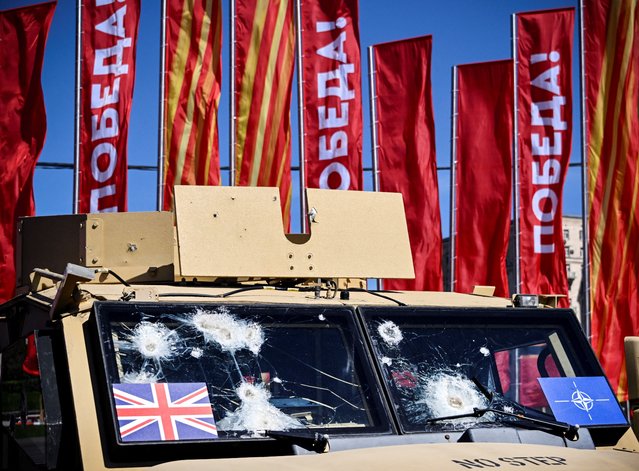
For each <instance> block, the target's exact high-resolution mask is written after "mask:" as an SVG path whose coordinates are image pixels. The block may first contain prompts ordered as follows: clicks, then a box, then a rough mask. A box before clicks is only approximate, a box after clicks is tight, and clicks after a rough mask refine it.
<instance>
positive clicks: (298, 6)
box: [295, 0, 308, 233]
mask: <svg viewBox="0 0 639 471" xmlns="http://www.w3.org/2000/svg"><path fill="white" fill-rule="evenodd" d="M295 21H296V22H297V28H295V30H296V33H295V36H296V38H295V39H296V42H297V123H298V132H299V148H300V149H299V160H300V220H301V223H302V224H301V228H302V233H307V232H308V221H307V219H306V213H307V212H308V211H307V208H306V149H305V147H304V145H305V133H304V77H303V75H304V74H303V70H302V68H303V65H302V61H303V59H304V52H303V51H302V0H296V2H295Z"/></svg>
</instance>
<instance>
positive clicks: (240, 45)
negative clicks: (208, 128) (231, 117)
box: [233, 0, 295, 226]
mask: <svg viewBox="0 0 639 471" xmlns="http://www.w3.org/2000/svg"><path fill="white" fill-rule="evenodd" d="M233 1H234V2H235V8H236V16H235V45H234V47H235V54H236V55H235V112H236V116H237V119H236V123H237V126H236V132H235V136H236V144H235V150H236V153H237V155H236V168H237V175H236V179H235V181H236V183H237V184H238V185H248V186H277V187H279V189H280V198H281V203H282V211H283V218H284V223H285V225H286V226H288V221H289V217H290V216H289V213H290V204H291V169H290V168H291V113H290V107H291V92H292V84H293V65H294V63H295V49H294V47H295V29H294V23H293V0H233Z"/></svg>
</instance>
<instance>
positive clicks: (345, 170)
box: [301, 0, 362, 190]
mask: <svg viewBox="0 0 639 471" xmlns="http://www.w3.org/2000/svg"><path fill="white" fill-rule="evenodd" d="M301 16H302V19H301V24H302V44H303V45H302V73H303V81H304V89H303V90H304V103H303V106H304V152H305V160H306V186H307V187H308V188H326V189H339V190H361V189H362V164H361V162H362V89H361V65H360V48H359V11H358V0H304V1H303V2H302V3H301Z"/></svg>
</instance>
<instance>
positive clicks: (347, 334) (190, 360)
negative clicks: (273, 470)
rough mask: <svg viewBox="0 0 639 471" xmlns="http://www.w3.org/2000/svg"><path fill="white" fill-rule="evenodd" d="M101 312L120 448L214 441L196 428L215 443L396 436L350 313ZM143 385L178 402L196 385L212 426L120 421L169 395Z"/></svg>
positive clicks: (202, 308)
mask: <svg viewBox="0 0 639 471" xmlns="http://www.w3.org/2000/svg"><path fill="white" fill-rule="evenodd" d="M95 313H96V320H97V327H98V331H99V335H100V340H101V341H100V346H101V350H102V358H103V364H102V366H103V368H104V372H105V377H106V380H107V383H108V389H109V390H110V391H111V392H112V394H110V397H109V400H110V403H111V408H112V411H113V416H114V417H113V419H114V424H116V427H115V429H116V430H118V432H116V433H118V434H119V437H118V438H119V439H120V440H122V441H158V440H167V439H168V440H178V439H180V440H181V439H198V440H203V439H207V435H206V434H204V435H198V434H197V433H195V432H194V433H193V434H191V433H190V432H189V431H188V426H189V425H191V426H194V425H195V428H198V427H199V428H200V429H207V427H208V429H209V430H210V427H211V426H214V427H215V428H216V435H217V436H215V435H214V434H211V436H208V438H209V439H218V438H219V439H224V438H238V437H244V436H253V435H254V434H255V433H256V432H259V431H264V430H295V429H305V428H311V429H313V430H326V431H330V433H332V434H334V433H369V432H371V431H376V432H381V431H388V430H389V426H388V424H389V423H390V421H389V420H388V418H387V417H386V415H385V412H384V410H383V407H382V405H381V404H380V402H379V396H380V394H379V393H378V391H377V390H376V388H377V386H375V385H376V384H377V383H376V382H375V381H374V380H373V378H372V371H371V368H370V366H369V364H368V363H367V362H366V361H365V352H364V350H363V345H362V342H361V341H359V340H358V339H359V338H360V337H359V334H358V331H357V327H356V324H355V319H354V312H353V311H352V310H350V309H347V308H342V307H331V308H317V307H315V308H309V307H303V306H267V307H265V306H260V307H257V306H249V305H195V304H172V305H166V304H155V303H153V304H151V303H149V304H140V303H138V304H132V303H115V302H111V303H107V302H104V303H96V305H95ZM140 384H141V385H169V386H167V387H168V388H169V390H168V394H169V395H170V396H171V398H170V401H174V400H175V398H176V397H178V396H179V397H187V396H188V394H190V393H187V392H185V391H186V390H184V391H182V389H180V390H179V391H178V389H179V388H184V387H185V386H180V385H184V384H194V385H195V386H193V388H194V389H193V394H196V392H197V390H198V388H200V389H201V388H202V387H204V388H205V389H206V392H207V396H208V397H207V401H208V402H210V404H211V406H212V414H213V418H212V420H208V419H203V418H202V417H200V418H199V419H201V420H202V421H203V422H201V423H194V422H190V423H189V422H188V420H184V421H180V420H177V422H178V425H176V426H175V429H174V430H173V431H171V430H164V431H162V430H160V428H161V427H160V425H161V424H159V422H161V419H157V420H156V421H155V423H153V422H151V423H149V424H148V426H147V425H144V424H143V420H142V419H140V418H139V417H138V418H136V417H133V416H131V417H129V419H127V420H124V419H122V417H120V421H119V422H118V420H117V418H116V416H118V413H119V411H124V410H125V409H126V408H127V407H130V409H128V410H127V413H130V414H135V411H133V412H131V411H132V410H133V409H134V406H135V399H134V397H133V396H135V397H138V401H140V402H141V403H142V405H145V404H146V405H148V404H149V403H148V401H157V400H161V398H160V394H165V393H164V392H158V391H160V389H158V387H157V386H153V388H155V389H153V390H152V389H151V386H148V388H147V389H148V390H147V392H140V391H141V389H140V388H139V387H138V386H135V387H132V386H131V385H140ZM162 387H163V388H164V386H162ZM131 388H133V389H131ZM135 388H137V389H135ZM175 388H178V389H175ZM145 394H147V395H145ZM158 398H159V399H158ZM181 400H182V399H181ZM123 401H124V402H123ZM127 401H128V402H127ZM145 401H147V402H145ZM183 401H186V402H184V404H191V405H192V406H198V407H199V406H200V405H201V404H202V402H201V401H200V402H189V400H188V399H183ZM143 409H144V407H143ZM147 409H148V408H147ZM145 410H146V409H145ZM196 419H197V417H196ZM171 420H173V422H175V420H174V419H171ZM131 424H133V425H131ZM207 424H208V425H207ZM117 425H119V428H118V427H117ZM138 426H139V430H138V429H135V427H138ZM131 429H134V430H131ZM150 429H153V430H156V431H157V433H155V432H154V433H155V434H151V433H150V432H149V431H150ZM205 431H206V430H205ZM142 432H145V433H142ZM167 437H168V438H167Z"/></svg>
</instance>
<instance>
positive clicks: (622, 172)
mask: <svg viewBox="0 0 639 471" xmlns="http://www.w3.org/2000/svg"><path fill="white" fill-rule="evenodd" d="M584 5H585V17H584V19H585V21H584V28H585V41H584V49H585V59H586V89H585V91H586V99H587V119H588V128H587V131H588V134H587V139H588V140H587V142H588V160H589V182H588V183H589V193H590V194H589V200H590V224H589V230H590V245H589V253H590V257H591V266H590V276H591V283H592V290H591V302H592V344H593V348H594V349H595V352H596V353H597V356H598V358H599V360H600V362H601V364H602V366H603V368H604V370H605V372H606V375H607V376H608V379H609V380H610V383H611V385H612V387H613V389H614V390H615V391H616V393H617V396H618V398H620V399H624V398H625V396H626V394H627V377H626V368H625V360H624V351H623V347H624V345H623V342H624V337H625V336H628V335H639V283H638V277H639V204H638V202H639V165H638V164H639V113H638V112H637V110H638V107H639V6H638V5H639V4H638V2H637V0H586V1H585V3H584Z"/></svg>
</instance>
